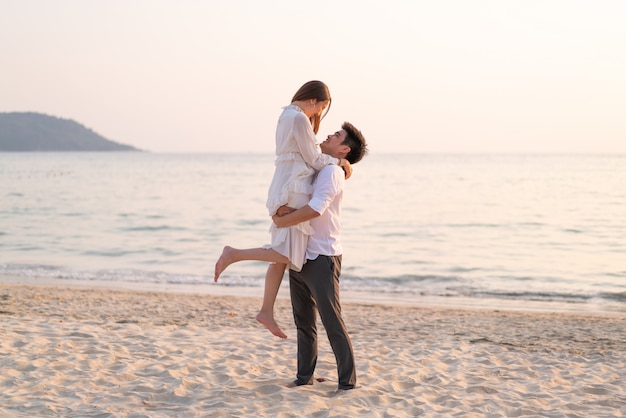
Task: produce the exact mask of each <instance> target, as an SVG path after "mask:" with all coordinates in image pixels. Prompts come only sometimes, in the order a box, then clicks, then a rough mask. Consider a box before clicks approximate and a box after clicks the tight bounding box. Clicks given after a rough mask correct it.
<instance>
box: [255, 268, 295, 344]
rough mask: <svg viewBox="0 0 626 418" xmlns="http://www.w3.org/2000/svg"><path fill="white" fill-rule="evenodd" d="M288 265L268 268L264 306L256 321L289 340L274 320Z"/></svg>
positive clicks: (276, 334)
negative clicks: (276, 303)
mask: <svg viewBox="0 0 626 418" xmlns="http://www.w3.org/2000/svg"><path fill="white" fill-rule="evenodd" d="M286 267H287V264H284V263H272V264H270V265H269V266H268V267H267V273H266V274H265V292H264V294H263V305H262V306H261V310H260V311H259V313H258V314H257V316H256V320H257V321H259V322H260V323H261V324H263V325H264V326H265V327H266V328H267V329H268V330H269V331H270V332H271V333H272V334H274V335H275V336H277V337H280V338H287V335H286V334H285V333H284V332H283V331H282V330H281V329H280V327H279V326H278V324H277V323H276V320H275V319H274V302H276V296H277V295H278V289H280V283H281V282H282V280H283V274H284V273H285V268H286Z"/></svg>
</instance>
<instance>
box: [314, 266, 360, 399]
mask: <svg viewBox="0 0 626 418" xmlns="http://www.w3.org/2000/svg"><path fill="white" fill-rule="evenodd" d="M305 267H306V268H307V269H306V271H305V270H304V269H303V272H302V273H303V275H302V278H303V280H304V282H305V283H306V285H307V287H308V288H309V291H310V293H311V294H312V295H313V298H314V299H315V301H316V302H317V309H318V311H319V313H320V317H321V318H322V323H323V324H324V328H325V329H326V334H327V335H328V340H329V341H330V345H331V347H332V349H333V353H334V354H335V359H336V361H337V373H338V378H339V388H340V389H352V388H354V386H355V384H356V367H355V362H354V351H353V349H352V342H351V341H350V337H349V335H348V331H347V329H346V326H345V323H344V321H343V317H342V316H341V303H340V298H339V276H340V274H341V256H337V257H327V256H319V257H317V258H316V259H315V260H308V261H307V263H306V264H305ZM316 349H317V348H316Z"/></svg>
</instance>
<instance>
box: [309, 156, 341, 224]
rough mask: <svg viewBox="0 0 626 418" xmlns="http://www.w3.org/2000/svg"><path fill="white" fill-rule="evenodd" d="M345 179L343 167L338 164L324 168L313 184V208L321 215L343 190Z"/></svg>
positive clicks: (311, 201) (311, 202)
mask: <svg viewBox="0 0 626 418" xmlns="http://www.w3.org/2000/svg"><path fill="white" fill-rule="evenodd" d="M344 181H345V177H344V173H343V169H342V168H341V167H339V166H338V165H335V166H332V165H331V166H326V167H324V168H322V170H320V172H319V174H318V175H317V179H316V180H315V184H314V185H313V197H312V198H311V200H310V201H309V206H310V207H311V209H313V210H314V211H315V212H317V213H319V214H320V215H321V214H322V213H324V211H326V209H328V207H329V206H330V204H331V203H332V201H333V200H334V199H335V197H336V196H337V195H338V194H339V193H341V191H342V190H343V183H344Z"/></svg>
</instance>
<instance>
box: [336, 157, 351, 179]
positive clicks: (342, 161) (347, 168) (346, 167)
mask: <svg viewBox="0 0 626 418" xmlns="http://www.w3.org/2000/svg"><path fill="white" fill-rule="evenodd" d="M339 166H340V167H341V168H343V172H344V173H345V175H346V180H348V179H349V178H350V176H351V175H352V164H350V161H348V160H346V159H345V158H341V159H339Z"/></svg>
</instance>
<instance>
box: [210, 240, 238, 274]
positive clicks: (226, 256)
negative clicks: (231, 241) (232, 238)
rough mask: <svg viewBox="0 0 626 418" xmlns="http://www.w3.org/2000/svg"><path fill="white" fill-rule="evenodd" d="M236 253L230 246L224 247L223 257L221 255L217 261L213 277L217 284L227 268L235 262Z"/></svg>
mask: <svg viewBox="0 0 626 418" xmlns="http://www.w3.org/2000/svg"><path fill="white" fill-rule="evenodd" d="M234 252H235V249H234V248H233V247H229V246H228V245H227V246H225V247H224V249H223V250H222V255H220V258H218V259H217V263H215V273H214V276H213V281H214V282H217V279H218V278H219V277H220V274H222V273H223V272H224V270H226V267H228V266H230V265H231V264H232V263H234V262H235V260H234V258H233V253H234Z"/></svg>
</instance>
